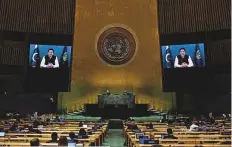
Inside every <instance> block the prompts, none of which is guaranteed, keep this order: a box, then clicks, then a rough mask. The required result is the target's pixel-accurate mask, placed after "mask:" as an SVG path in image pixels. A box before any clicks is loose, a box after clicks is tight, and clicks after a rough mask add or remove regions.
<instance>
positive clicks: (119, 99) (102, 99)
mask: <svg viewBox="0 0 232 147" xmlns="http://www.w3.org/2000/svg"><path fill="white" fill-rule="evenodd" d="M98 105H99V108H104V107H105V106H106V105H114V106H115V107H117V106H118V105H127V107H128V108H134V107H135V94H133V93H123V94H99V95H98Z"/></svg>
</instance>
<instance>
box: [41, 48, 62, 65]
mask: <svg viewBox="0 0 232 147" xmlns="http://www.w3.org/2000/svg"><path fill="white" fill-rule="evenodd" d="M40 67H41V68H59V62H58V59H57V56H54V49H53V48H50V49H48V55H46V56H44V57H43V59H42V61H41V63H40Z"/></svg>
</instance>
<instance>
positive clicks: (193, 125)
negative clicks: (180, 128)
mask: <svg viewBox="0 0 232 147" xmlns="http://www.w3.org/2000/svg"><path fill="white" fill-rule="evenodd" d="M197 128H198V126H197V125H195V124H192V125H191V126H190V129H189V131H194V130H196V129H197Z"/></svg>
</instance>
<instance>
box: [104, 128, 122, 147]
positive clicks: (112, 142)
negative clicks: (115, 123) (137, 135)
mask: <svg viewBox="0 0 232 147" xmlns="http://www.w3.org/2000/svg"><path fill="white" fill-rule="evenodd" d="M124 142H125V138H124V136H123V130H122V129H110V130H109V132H108V133H107V137H106V138H105V141H104V143H103V144H102V146H110V147H124Z"/></svg>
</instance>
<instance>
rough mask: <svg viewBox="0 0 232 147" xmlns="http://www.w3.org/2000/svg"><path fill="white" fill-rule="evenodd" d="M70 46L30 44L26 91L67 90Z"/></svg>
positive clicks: (69, 72)
mask: <svg viewBox="0 0 232 147" xmlns="http://www.w3.org/2000/svg"><path fill="white" fill-rule="evenodd" d="M71 50H72V46H64V45H42V44H31V45H30V53H29V57H28V59H29V68H28V70H27V78H26V91H27V92H68V91H69V87H70V75H71Z"/></svg>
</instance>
